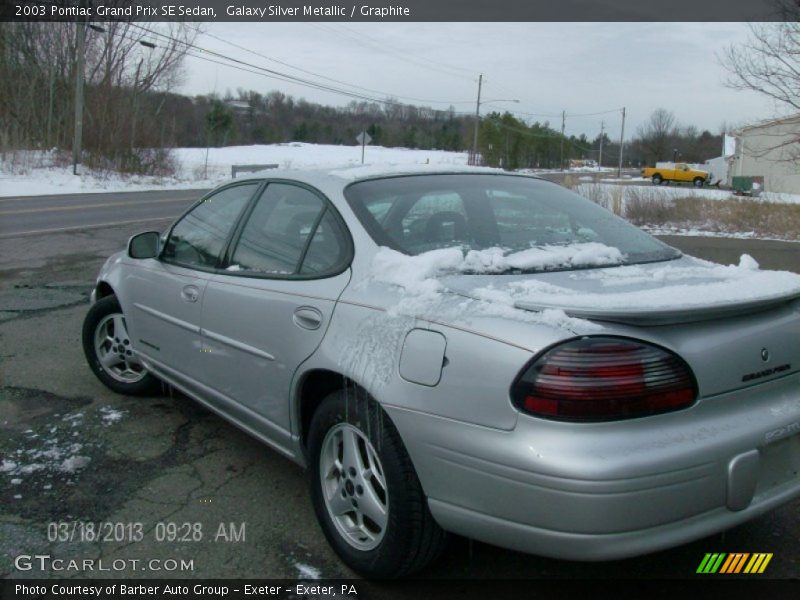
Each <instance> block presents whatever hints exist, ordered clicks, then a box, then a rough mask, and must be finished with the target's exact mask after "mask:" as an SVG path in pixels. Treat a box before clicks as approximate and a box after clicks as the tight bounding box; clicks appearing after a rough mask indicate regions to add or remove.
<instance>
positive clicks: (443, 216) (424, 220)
mask: <svg viewBox="0 0 800 600" xmlns="http://www.w3.org/2000/svg"><path fill="white" fill-rule="evenodd" d="M345 197H346V198H347V201H348V202H349V204H350V206H351V207H352V209H353V211H354V212H355V213H356V215H357V216H358V218H359V219H360V220H361V223H362V224H363V225H364V228H365V229H366V230H367V231H368V232H369V234H370V235H371V236H372V238H373V239H374V240H375V242H376V243H378V244H379V245H381V246H388V247H389V248H392V249H394V250H397V251H399V252H403V253H405V254H409V255H418V254H422V253H424V252H428V251H430V250H436V249H440V248H452V247H461V248H462V249H463V250H464V251H465V252H468V251H470V250H477V251H480V250H487V249H490V248H500V249H502V250H503V252H505V253H507V254H513V253H517V252H521V251H524V250H530V249H532V248H547V249H553V248H554V247H555V248H557V247H559V246H575V245H580V244H589V243H594V244H602V245H605V246H610V247H612V248H617V249H618V250H619V252H620V253H621V255H622V258H621V259H620V260H619V261H618V264H635V263H642V262H655V261H662V260H671V259H674V258H678V257H679V256H680V252H678V251H677V250H675V249H674V248H671V247H670V246H667V245H666V244H663V243H661V242H659V241H658V240H656V239H655V238H653V237H652V236H650V235H648V234H647V233H645V232H643V231H641V230H640V229H638V228H637V227H634V226H633V225H630V224H629V223H627V222H626V221H624V220H622V219H620V218H618V217H616V216H614V215H613V214H611V213H610V212H609V211H607V210H606V209H604V208H601V207H600V206H597V205H596V204H594V203H593V202H591V201H589V200H587V199H585V198H582V197H581V196H578V195H577V194H574V193H573V192H571V191H569V190H567V189H566V188H563V187H561V186H559V185H556V184H554V183H550V182H547V181H541V180H538V179H533V178H530V177H519V176H512V175H490V174H474V175H473V174H454V175H413V176H403V177H390V178H386V179H374V180H369V181H362V182H358V183H354V184H352V185H350V186H349V187H347V189H346V190H345ZM584 247H599V246H584ZM513 270H515V271H519V270H520V269H513ZM525 270H526V271H531V270H542V269H541V268H539V269H536V268H530V269H525Z"/></svg>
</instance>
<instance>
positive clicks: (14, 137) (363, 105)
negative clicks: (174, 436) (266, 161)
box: [0, 12, 800, 173]
mask: <svg viewBox="0 0 800 600" xmlns="http://www.w3.org/2000/svg"><path fill="white" fill-rule="evenodd" d="M793 15H794V16H795V18H794V19H793V20H792V19H789V20H788V22H784V23H778V24H768V25H764V26H759V27H758V28H754V30H753V39H751V40H750V42H749V45H746V46H741V47H738V48H736V47H732V48H731V49H730V50H729V52H728V54H727V55H726V56H725V57H724V63H725V64H726V66H727V67H728V69H729V71H730V72H731V74H732V81H731V82H729V83H730V85H732V86H733V87H741V88H747V89H754V90H756V91H760V92H761V93H763V94H766V95H768V96H770V97H774V98H776V99H777V100H779V101H783V102H784V103H785V104H788V105H789V106H791V107H796V106H797V103H796V94H795V92H794V91H793V90H795V89H796V87H792V85H794V84H793V81H797V79H795V80H792V77H793V74H794V73H796V72H797V70H796V65H797V60H796V58H795V56H797V55H798V54H800V53H794V54H793V53H787V52H788V50H796V49H797V41H796V39H797V37H796V35H793V34H795V33H796V32H797V23H798V21H797V19H796V15H797V13H796V12H795V13H793ZM78 27H86V30H85V33H86V36H85V38H86V46H85V57H86V58H85V61H86V62H85V81H86V85H85V108H84V125H83V132H84V133H83V150H84V154H83V161H84V162H85V163H86V164H88V165H89V166H91V167H95V168H105V169H113V170H117V171H122V172H137V173H159V172H164V171H165V170H169V164H170V163H169V149H171V148H174V147H206V146H223V145H234V144H241V145H249V144H271V143H280V142H289V141H299V142H309V143H319V144H344V145H352V144H354V143H355V137H356V136H357V135H358V133H360V132H361V131H367V133H369V135H370V136H371V137H372V140H373V144H376V145H381V146H387V147H407V148H419V149H439V150H452V151H467V150H470V149H471V147H472V140H473V135H474V133H473V132H474V126H475V117H474V116H473V115H471V114H464V113H459V112H456V111H455V109H454V108H453V107H450V108H449V109H447V110H437V109H433V108H430V107H424V106H414V105H410V104H405V103H402V102H398V101H396V100H394V99H392V98H387V99H386V100H385V101H382V102H356V101H353V102H350V104H348V105H346V106H326V105H322V104H319V103H314V102H309V101H306V100H304V99H302V98H300V99H297V98H294V97H292V96H290V95H288V94H286V93H284V92H282V91H280V90H273V91H268V92H263V93H262V92H260V91H254V90H243V89H239V90H237V91H236V92H235V93H231V92H227V93H225V94H224V95H221V96H218V95H205V96H195V97H188V96H185V95H181V94H177V93H175V91H174V90H175V89H176V88H177V87H178V85H179V84H180V83H181V75H182V64H183V61H184V59H185V57H186V55H187V53H188V52H189V50H188V49H189V48H190V46H189V45H188V44H191V43H192V42H193V41H194V39H195V38H196V37H197V36H198V35H199V30H198V29H197V28H196V27H194V26H192V25H190V24H186V23H162V24H150V27H151V28H158V31H160V32H162V33H163V34H164V35H163V36H161V37H159V38H158V43H157V44H153V43H151V42H150V41H149V40H151V39H152V38H150V37H149V36H148V34H146V33H144V32H143V30H142V29H141V28H140V27H138V26H137V25H136V24H132V23H125V22H110V23H103V24H102V27H100V26H97V25H82V24H78V25H76V24H74V23H2V24H0V78H2V81H3V84H4V85H3V86H2V87H0V151H2V152H4V153H5V152H7V151H9V150H11V151H15V150H21V149H39V150H43V149H56V150H57V151H60V152H63V153H66V152H68V151H70V150H71V148H72V143H73V140H72V132H73V128H74V109H75V106H74V98H75V79H76V60H75V56H76V52H77V47H76V44H77V42H76V40H77V35H76V30H77V28H78ZM153 30H155V29H153ZM776 48H777V50H776ZM759 49H760V50H759ZM787 62H788V63H789V67H787V66H786V64H787ZM779 68H782V69H783V71H777V72H779V73H780V77H777V76H776V77H774V78H772V79H769V80H768V83H766V84H761V85H759V84H758V82H761V81H764V80H765V75H764V74H765V73H773V72H776V69H779ZM770 85H772V86H773V87H769V86H770ZM781 93H783V94H784V96H785V97H782V96H781ZM559 125H560V124H559ZM722 129H724V125H723V127H721V130H722ZM721 130H720V131H718V132H716V133H713V132H711V131H708V130H703V131H701V130H698V129H697V128H696V127H693V126H691V125H682V124H680V123H678V122H677V119H676V117H675V115H674V114H673V113H672V112H670V111H669V110H667V109H663V108H659V109H656V110H655V111H653V113H652V114H651V115H650V117H649V118H648V119H647V120H646V121H645V122H644V123H643V124H642V125H640V126H639V127H638V128H637V129H635V130H634V135H633V136H632V139H631V138H629V139H627V140H626V142H625V148H624V166H634V167H638V166H642V165H646V164H653V163H655V162H657V161H664V160H671V159H677V160H679V161H685V162H703V161H705V160H707V159H709V158H713V157H715V156H718V155H719V154H720V152H721V147H722V135H721V133H722V131H721ZM478 139H479V145H478V152H479V155H480V157H481V160H482V162H483V163H484V164H487V165H490V166H501V167H503V168H507V169H519V168H559V167H561V166H564V165H567V164H568V163H569V161H570V159H592V160H596V161H599V160H600V147H601V145H602V164H603V165H604V166H609V167H612V166H617V164H618V162H619V154H620V147H619V140H618V139H611V138H610V137H609V135H608V134H607V133H604V134H603V135H602V136H595V137H594V138H589V137H587V136H586V135H585V134H580V135H565V136H562V134H561V132H560V127H559V128H556V127H553V126H552V125H551V124H550V123H549V122H528V121H525V120H523V119H521V118H519V117H518V116H515V115H514V114H512V113H508V112H505V113H501V112H492V113H489V114H486V115H483V116H482V118H481V122H480V125H479V136H478Z"/></svg>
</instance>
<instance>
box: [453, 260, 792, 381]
mask: <svg viewBox="0 0 800 600" xmlns="http://www.w3.org/2000/svg"><path fill="white" fill-rule="evenodd" d="M443 283H444V284H445V285H446V287H447V288H448V289H449V290H450V291H452V292H455V293H458V294H461V295H463V296H467V297H470V298H474V299H478V300H484V301H490V302H502V303H505V304H510V305H512V306H514V307H515V308H517V309H521V310H525V311H542V310H547V309H556V310H559V309H560V310H563V311H564V312H565V313H566V314H567V315H569V316H571V317H576V318H582V319H589V320H591V321H593V322H595V323H599V324H601V325H602V326H603V328H604V332H603V333H602V334H603V335H623V336H630V337H635V338H638V339H642V340H645V341H650V342H652V343H655V344H658V345H661V346H664V347H666V348H668V349H671V350H672V351H674V352H676V353H677V354H679V355H680V356H681V357H683V359H684V360H686V361H687V363H689V365H690V366H691V368H692V370H693V371H694V373H695V376H696V378H697V381H698V387H699V392H700V396H712V395H716V394H720V393H724V392H727V391H730V390H733V389H738V388H742V387H746V386H751V385H756V384H759V383H761V382H765V381H769V380H772V379H775V378H777V377H781V376H784V375H787V374H790V373H793V372H795V371H797V370H798V368H800V276H797V275H794V274H792V273H786V272H775V271H761V270H758V268H757V265H756V264H755V261H753V260H752V259H750V258H749V257H743V258H742V261H741V262H740V265H738V266H727V267H725V266H721V265H716V264H714V263H708V262H706V261H701V260H698V259H694V258H691V257H683V258H681V259H679V260H675V261H669V262H660V263H652V264H643V265H632V266H622V267H613V268H603V269H586V270H577V271H561V272H551V273H539V274H531V275H492V276H487V275H480V276H479V275H460V276H451V277H447V278H445V279H444V280H443ZM577 333H581V332H580V331H577Z"/></svg>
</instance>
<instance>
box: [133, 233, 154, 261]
mask: <svg viewBox="0 0 800 600" xmlns="http://www.w3.org/2000/svg"><path fill="white" fill-rule="evenodd" d="M160 249H161V234H160V233H159V232H158V231H146V232H144V233H139V234H137V235H135V236H133V237H132V238H131V239H130V240H128V256H130V257H131V258H155V257H156V256H158V252H159V250H160Z"/></svg>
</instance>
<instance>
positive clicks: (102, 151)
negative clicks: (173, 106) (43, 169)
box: [0, 22, 198, 170]
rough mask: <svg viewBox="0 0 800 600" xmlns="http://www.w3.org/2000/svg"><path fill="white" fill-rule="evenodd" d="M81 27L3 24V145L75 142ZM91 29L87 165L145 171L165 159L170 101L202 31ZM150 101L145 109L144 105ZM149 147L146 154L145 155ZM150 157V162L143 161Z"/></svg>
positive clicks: (171, 26)
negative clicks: (164, 109)
mask: <svg viewBox="0 0 800 600" xmlns="http://www.w3.org/2000/svg"><path fill="white" fill-rule="evenodd" d="M78 27H87V26H86V25H85V24H83V23H3V24H0V80H2V81H3V82H4V85H3V86H2V89H0V148H10V149H21V148H45V147H46V148H51V147H54V146H55V147H57V148H61V149H67V148H69V147H70V145H71V135H70V132H71V130H72V120H73V114H74V108H73V97H74V94H73V89H74V85H75V84H74V81H75V77H76V72H75V68H76V64H77V61H76V31H77V28H78ZM103 29H104V30H103V31H96V30H95V29H90V28H89V27H87V28H86V44H85V71H84V73H85V81H86V98H85V108H84V124H85V127H84V140H83V141H84V144H83V146H84V148H85V150H86V151H87V152H88V153H89V157H88V158H89V164H93V165H94V166H109V167H113V168H122V169H127V170H142V168H144V169H145V170H147V169H150V168H151V167H152V166H154V165H157V164H158V162H159V161H161V162H163V160H162V159H163V155H162V156H155V155H154V154H153V153H152V152H150V150H149V149H152V148H156V149H158V148H161V147H163V146H164V144H165V139H166V137H167V135H166V132H165V127H166V125H167V123H166V121H165V120H163V119H159V118H158V116H159V111H160V110H161V105H160V104H159V103H158V102H156V103H155V104H153V102H152V101H151V100H152V98H155V97H159V98H161V99H162V101H163V98H164V97H165V92H168V91H169V90H170V89H172V88H174V87H175V85H176V83H178V82H179V81H180V78H181V63H182V61H183V59H184V57H185V56H186V54H187V53H188V52H189V51H190V49H191V44H192V42H193V41H194V39H195V37H196V35H197V34H198V30H197V27H196V26H193V25H191V24H186V23H163V24H148V25H147V27H146V28H145V27H143V26H141V25H139V24H136V23H128V22H107V23H104V24H103ZM146 103H147V105H146ZM142 148H147V149H148V150H141V151H140V149H142ZM148 152H149V153H150V154H151V155H153V158H152V159H147V160H146V161H145V163H148V164H145V163H143V162H142V158H143V157H144V156H145V155H146V154H147V153H148Z"/></svg>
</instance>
